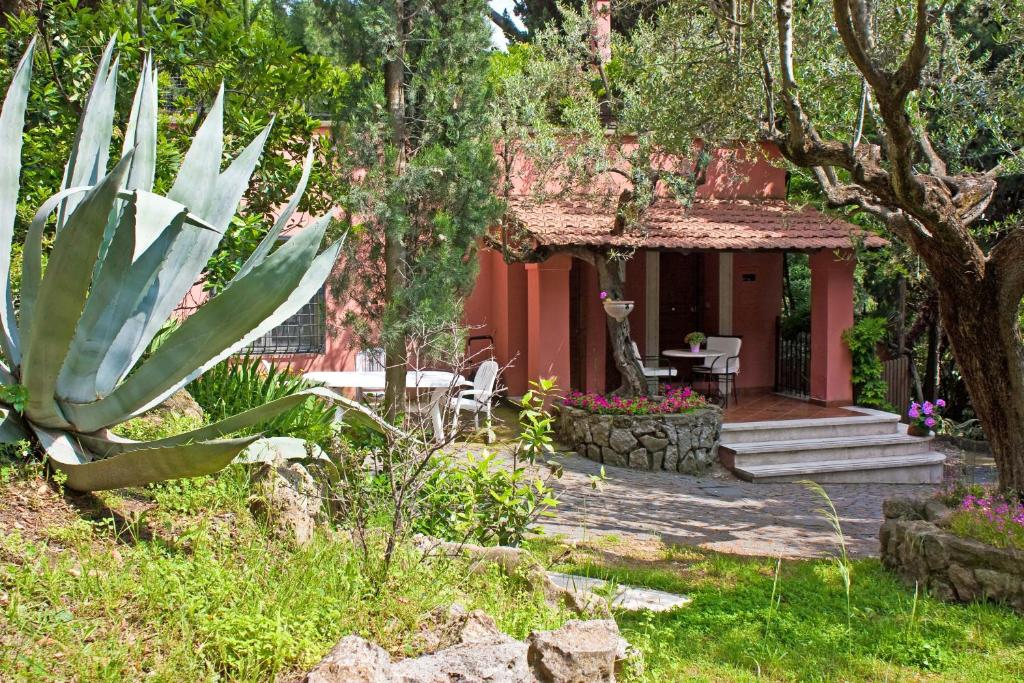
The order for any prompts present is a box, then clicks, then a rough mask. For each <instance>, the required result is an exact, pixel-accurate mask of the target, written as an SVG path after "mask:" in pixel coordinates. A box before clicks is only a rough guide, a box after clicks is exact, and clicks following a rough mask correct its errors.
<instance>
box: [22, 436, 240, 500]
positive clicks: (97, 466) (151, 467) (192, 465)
mask: <svg viewBox="0 0 1024 683" xmlns="http://www.w3.org/2000/svg"><path fill="white" fill-rule="evenodd" d="M33 431H34V432H35V434H36V436H37V437H38V438H39V443H40V445H42V447H43V449H44V450H45V451H46V455H47V457H48V458H49V460H50V462H51V463H52V464H53V466H54V467H55V468H57V469H58V470H60V471H61V472H63V473H64V474H66V475H67V482H66V483H67V486H68V487H69V488H72V489H74V490H76V491H104V490H108V489H118V488H124V487H126V486H145V485H146V484H150V483H152V482H155V481H165V480H167V479H180V478H182V477H200V476H203V475H207V474H214V473H215V472H219V471H220V470H222V469H224V468H225V467H226V466H227V465H228V464H229V463H230V462H231V461H232V460H234V459H235V458H236V457H237V456H238V454H239V453H241V452H242V451H244V450H245V449H246V448H247V447H248V446H249V445H250V444H252V443H253V442H255V441H256V440H258V439H259V438H260V437H259V436H248V437H244V438H241V439H225V440H223V441H210V442H205V443H193V444H187V445H181V446H165V447H163V448H146V449H142V450H137V451H132V452H130V453H122V454H121V455H115V456H113V457H110V458H104V459H103V460H94V459H93V457H92V455H91V454H90V453H89V452H88V451H86V450H85V448H83V447H82V445H81V444H79V443H78V442H77V441H76V439H75V437H74V436H73V435H72V434H69V433H68V432H64V431H55V430H49V429H44V428H41V427H37V426H35V425H33Z"/></svg>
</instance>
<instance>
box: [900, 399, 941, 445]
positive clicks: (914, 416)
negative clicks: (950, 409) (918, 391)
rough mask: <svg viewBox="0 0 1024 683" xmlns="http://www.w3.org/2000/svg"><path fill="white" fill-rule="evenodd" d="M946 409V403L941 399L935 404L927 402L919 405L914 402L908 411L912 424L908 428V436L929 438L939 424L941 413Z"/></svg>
mask: <svg viewBox="0 0 1024 683" xmlns="http://www.w3.org/2000/svg"><path fill="white" fill-rule="evenodd" d="M945 407H946V402H945V401H943V400H942V399H941V398H940V399H939V400H937V401H936V402H935V403H932V402H931V401H925V402H924V403H918V402H917V401H913V402H911V404H910V409H909V410H908V411H907V417H909V418H910V424H909V425H908V426H907V434H910V435H911V436H928V435H929V434H931V433H932V430H933V429H935V427H936V426H938V424H939V413H941V412H942V409H943V408H945Z"/></svg>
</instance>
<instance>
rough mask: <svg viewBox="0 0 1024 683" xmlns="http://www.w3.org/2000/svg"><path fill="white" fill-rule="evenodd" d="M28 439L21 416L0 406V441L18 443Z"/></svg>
mask: <svg viewBox="0 0 1024 683" xmlns="http://www.w3.org/2000/svg"><path fill="white" fill-rule="evenodd" d="M26 439H28V431H26V428H25V423H24V422H23V421H22V419H21V416H20V415H18V413H16V412H14V411H13V410H11V409H10V408H8V407H6V406H0V443H18V442H19V441H25V440H26Z"/></svg>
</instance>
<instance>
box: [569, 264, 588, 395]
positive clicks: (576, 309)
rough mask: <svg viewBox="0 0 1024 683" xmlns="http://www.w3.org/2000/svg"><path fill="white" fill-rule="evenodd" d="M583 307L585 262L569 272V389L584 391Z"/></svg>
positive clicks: (585, 339) (585, 334)
mask: <svg viewBox="0 0 1024 683" xmlns="http://www.w3.org/2000/svg"><path fill="white" fill-rule="evenodd" d="M586 315H587V314H586V311H585V309H584V307H583V262H582V261H579V260H576V259H573V262H572V268H571V269H570V270H569V387H570V388H572V389H577V390H579V391H583V390H584V389H585V388H586V387H585V386H584V385H585V384H586V376H587V369H586V368H587V366H586V359H587V356H586V354H587V318H586Z"/></svg>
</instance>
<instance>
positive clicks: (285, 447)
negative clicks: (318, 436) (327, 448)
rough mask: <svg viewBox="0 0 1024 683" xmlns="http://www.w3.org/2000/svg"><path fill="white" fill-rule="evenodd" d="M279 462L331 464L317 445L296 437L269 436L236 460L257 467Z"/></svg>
mask: <svg viewBox="0 0 1024 683" xmlns="http://www.w3.org/2000/svg"><path fill="white" fill-rule="evenodd" d="M279 460H321V461H324V462H330V461H331V460H330V458H328V457H327V454H326V453H324V451H323V449H322V448H320V447H319V446H317V445H316V444H315V443H309V442H308V441H306V440H304V439H300V438H298V437H294V436H268V437H264V438H262V439H260V440H259V441H256V442H253V443H252V444H250V445H249V447H248V448H246V449H245V450H244V451H242V452H241V453H239V454H238V457H237V458H235V462H236V463H240V464H243V465H255V464H258V463H273V462H277V461H279Z"/></svg>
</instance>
